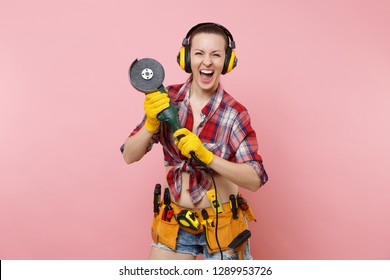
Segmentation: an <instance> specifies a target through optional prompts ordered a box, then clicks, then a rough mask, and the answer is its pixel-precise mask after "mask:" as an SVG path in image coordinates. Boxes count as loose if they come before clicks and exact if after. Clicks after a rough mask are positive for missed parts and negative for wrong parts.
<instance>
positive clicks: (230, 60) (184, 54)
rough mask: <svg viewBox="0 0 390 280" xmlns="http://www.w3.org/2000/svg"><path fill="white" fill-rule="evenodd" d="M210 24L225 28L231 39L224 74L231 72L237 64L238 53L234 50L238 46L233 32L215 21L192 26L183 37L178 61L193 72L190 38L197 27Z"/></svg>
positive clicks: (186, 69) (187, 70)
mask: <svg viewBox="0 0 390 280" xmlns="http://www.w3.org/2000/svg"><path fill="white" fill-rule="evenodd" d="M209 24H211V25H215V26H217V27H219V28H221V29H222V30H223V32H224V33H225V34H226V36H227V37H228V40H229V41H230V42H229V44H228V47H227V49H226V55H225V63H224V65H223V69H222V75H224V74H226V73H229V72H230V71H232V70H233V68H234V67H236V66H237V61H238V60H237V57H236V53H235V52H234V48H235V47H236V43H235V42H234V39H233V36H232V34H231V33H230V32H229V30H227V29H226V28H225V27H223V26H222V25H220V24H217V23H213V22H204V23H199V24H197V25H195V26H194V27H192V28H191V29H190V30H189V31H188V33H187V35H186V37H185V38H184V39H183V42H182V48H181V49H180V52H179V54H178V55H177V63H178V64H179V65H180V67H181V68H182V69H183V70H184V71H186V72H187V73H191V72H192V70H191V55H190V40H189V38H190V36H191V33H192V32H193V31H194V30H195V29H197V28H198V27H200V26H203V25H209Z"/></svg>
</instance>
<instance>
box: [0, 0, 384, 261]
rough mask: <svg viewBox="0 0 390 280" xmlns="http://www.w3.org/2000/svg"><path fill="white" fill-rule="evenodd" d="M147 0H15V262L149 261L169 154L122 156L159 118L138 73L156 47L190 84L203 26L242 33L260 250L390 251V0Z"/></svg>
mask: <svg viewBox="0 0 390 280" xmlns="http://www.w3.org/2000/svg"><path fill="white" fill-rule="evenodd" d="M144 2H145V1H138V2H136V1H125V0H122V1H120V0H118V1H116V0H114V1H92V0H82V1H79V0H78V1H69V0H68V1H54V2H53V1H48V0H37V1H27V0H22V1H1V2H0V49H1V50H0V119H1V121H0V131H1V137H0V149H1V156H0V172H1V175H0V225H1V230H0V259H144V258H146V256H147V254H148V246H149V243H150V238H149V227H150V218H151V211H152V189H153V186H154V184H155V183H156V182H161V181H162V180H163V176H164V173H163V169H162V167H161V166H162V157H161V156H162V153H161V150H160V149H159V147H157V146H156V147H155V149H154V150H153V151H152V152H151V153H150V154H148V155H147V156H146V157H145V158H144V159H143V161H142V162H140V163H137V164H134V165H131V166H128V165H126V164H125V163H124V162H123V161H122V158H121V154H120V153H119V146H120V144H121V143H122V141H123V140H124V139H125V137H126V135H127V134H128V133H129V132H130V131H131V130H132V128H133V127H134V126H135V125H136V124H137V123H138V121H139V120H140V118H141V116H142V113H143V109H142V107H143V106H142V102H143V95H142V94H141V93H139V92H136V91H135V90H134V89H133V88H132V87H131V85H130V83H129V82H128V77H127V70H128V67H129V65H130V63H131V62H132V61H133V60H134V59H135V58H137V57H138V58H142V57H154V58H156V59H158V60H159V61H160V62H161V63H162V64H163V65H164V68H165V71H166V79H165V84H170V83H176V82H182V81H184V79H186V77H187V74H185V73H184V72H183V71H181V70H180V68H179V67H178V66H177V65H176V61H175V59H176V54H177V51H178V50H179V47H180V44H181V40H182V38H183V37H184V35H185V33H186V32H187V31H188V29H189V28H190V27H192V26H193V25H194V24H196V23H198V22H203V21H215V22H219V23H221V24H223V25H225V26H226V27H228V28H229V29H230V31H231V32H232V34H233V36H234V38H235V40H236V43H237V56H238V58H239V65H238V67H237V68H236V69H235V70H234V71H233V72H232V73H230V74H228V75H226V76H225V77H223V83H224V85H225V88H226V89H227V90H228V91H229V92H231V93H232V94H233V95H234V96H236V97H237V98H238V99H239V100H240V101H241V102H242V103H243V104H245V105H246V106H247V108H248V109H249V111H250V113H251V116H252V121H253V125H254V127H255V129H256V130H257V133H258V137H259V141H260V144H261V147H262V151H261V154H262V155H263V157H264V160H265V166H266V168H267V171H268V173H269V176H270V181H269V183H268V184H267V185H266V186H265V187H264V188H263V189H261V190H260V191H259V192H257V193H255V194H254V195H251V199H250V202H251V204H252V206H253V208H254V209H255V211H256V213H257V215H258V217H259V222H258V223H256V224H251V230H252V233H253V238H252V247H253V256H254V257H255V258H256V259H388V258H390V243H389V239H390V223H389V221H390V204H389V201H390V189H389V186H390V172H389V171H388V168H389V158H390V149H389V144H388V143H390V125H389V121H390V113H389V104H390V52H389V50H390V39H389V38H390V37H389V36H388V30H389V28H390V18H389V16H388V15H389V14H390V5H389V2H388V1H369V0H361V1H347V0H342V1H339V0H338V1H336V0H334V1H303V0H298V1H287V0H285V1H282V0H280V1H258V0H253V1H245V5H244V4H242V5H237V2H236V1H231V2H229V1H226V0H221V1H211V2H210V1H208V0H207V1H196V2H195V1H194V2H192V1H155V3H154V4H153V5H152V7H150V6H149V5H148V6H146V5H145V4H140V3H144ZM227 2H229V3H227ZM54 3H55V4H54Z"/></svg>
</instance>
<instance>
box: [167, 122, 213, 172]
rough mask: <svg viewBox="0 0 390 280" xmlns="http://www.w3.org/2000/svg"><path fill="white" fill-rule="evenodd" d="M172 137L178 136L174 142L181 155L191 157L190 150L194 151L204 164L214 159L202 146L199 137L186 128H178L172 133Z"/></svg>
mask: <svg viewBox="0 0 390 280" xmlns="http://www.w3.org/2000/svg"><path fill="white" fill-rule="evenodd" d="M173 136H174V137H176V138H178V137H179V138H180V139H179V140H178V141H176V142H175V144H176V145H177V147H178V148H179V150H180V152H181V153H182V154H183V156H185V157H188V158H191V155H190V152H194V153H195V155H196V156H197V158H198V159H200V160H201V161H202V162H203V163H205V164H206V165H209V164H210V163H211V162H212V161H213V160H214V154H213V153H212V152H210V151H209V150H207V149H206V148H205V146H203V144H202V142H201V141H200V139H199V137H198V136H196V134H194V133H192V132H191V131H189V130H188V129H187V128H180V129H178V130H176V132H175V133H174V134H173Z"/></svg>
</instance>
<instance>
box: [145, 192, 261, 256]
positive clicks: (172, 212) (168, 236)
mask: <svg viewBox="0 0 390 280" xmlns="http://www.w3.org/2000/svg"><path fill="white" fill-rule="evenodd" d="M241 199H243V198H242V197H241ZM167 205H169V206H168V207H167ZM245 206H246V207H242V208H241V207H237V208H236V211H235V212H234V213H233V212H232V206H231V203H230V202H227V203H224V204H222V205H221V207H222V209H223V211H222V213H219V214H218V229H217V234H218V242H219V245H220V247H221V249H222V250H228V249H229V244H230V243H231V242H232V241H233V240H234V239H235V238H236V237H237V236H239V235H240V233H242V232H244V231H245V230H246V229H247V222H251V221H253V220H255V217H254V215H253V212H252V210H251V209H250V207H249V205H248V204H247V203H246V201H245ZM156 208H157V207H155V208H154V217H153V222H152V239H153V241H154V242H159V243H161V244H164V245H166V246H168V247H169V248H171V249H173V250H175V249H176V239H177V235H178V232H179V229H180V228H182V229H184V230H186V231H188V232H190V233H193V234H199V233H202V232H203V233H204V234H205V238H206V242H207V249H208V251H209V253H215V252H218V251H219V247H218V243H217V239H216V234H215V231H216V214H215V212H214V210H213V208H212V207H208V208H205V209H187V208H183V207H181V206H179V205H177V204H174V203H171V202H170V201H169V204H164V203H160V204H159V205H158V210H157V209H156ZM233 214H234V215H233ZM182 219H184V220H182ZM187 223H188V226H186V225H187Z"/></svg>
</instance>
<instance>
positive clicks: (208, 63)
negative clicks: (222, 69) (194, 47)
mask: <svg viewBox="0 0 390 280" xmlns="http://www.w3.org/2000/svg"><path fill="white" fill-rule="evenodd" d="M203 64H204V65H205V66H207V67H209V66H211V64H213V61H212V59H211V57H210V56H208V55H206V56H205V57H204V59H203Z"/></svg>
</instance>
